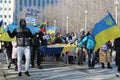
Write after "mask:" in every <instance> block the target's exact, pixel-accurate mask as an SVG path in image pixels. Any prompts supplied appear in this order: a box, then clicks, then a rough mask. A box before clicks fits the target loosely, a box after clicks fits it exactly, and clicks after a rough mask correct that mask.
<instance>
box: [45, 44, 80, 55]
mask: <svg viewBox="0 0 120 80" xmlns="http://www.w3.org/2000/svg"><path fill="white" fill-rule="evenodd" d="M47 47H63V50H62V52H61V53H63V54H64V53H65V52H67V51H69V50H72V51H75V52H76V53H78V50H79V48H78V47H77V46H76V45H74V44H53V45H50V46H47Z"/></svg>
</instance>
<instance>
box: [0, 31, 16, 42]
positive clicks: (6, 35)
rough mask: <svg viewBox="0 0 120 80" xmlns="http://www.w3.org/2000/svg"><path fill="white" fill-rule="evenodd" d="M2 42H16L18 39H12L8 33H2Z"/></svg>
mask: <svg viewBox="0 0 120 80" xmlns="http://www.w3.org/2000/svg"><path fill="white" fill-rule="evenodd" d="M0 41H16V37H14V38H10V37H9V35H8V34H7V33H1V36H0Z"/></svg>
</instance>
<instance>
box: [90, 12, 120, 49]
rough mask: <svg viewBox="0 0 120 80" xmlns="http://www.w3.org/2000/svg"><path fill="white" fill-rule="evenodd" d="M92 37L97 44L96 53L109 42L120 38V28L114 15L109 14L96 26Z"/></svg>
mask: <svg viewBox="0 0 120 80" xmlns="http://www.w3.org/2000/svg"><path fill="white" fill-rule="evenodd" d="M92 35H93V37H94V39H95V42H96V45H95V48H94V51H97V49H99V48H100V47H101V46H102V45H103V44H105V43H106V42H107V41H109V40H114V39H115V38H118V37H120V28H119V27H118V25H117V24H116V22H115V20H114V19H113V17H112V15H111V14H110V13H108V15H106V16H105V17H104V18H103V19H102V20H101V21H99V22H98V23H97V24H96V25H95V27H94V29H93V31H92Z"/></svg>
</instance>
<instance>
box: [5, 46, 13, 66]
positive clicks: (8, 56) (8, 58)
mask: <svg viewBox="0 0 120 80" xmlns="http://www.w3.org/2000/svg"><path fill="white" fill-rule="evenodd" d="M4 54H5V58H6V62H7V65H8V66H9V67H10V66H11V62H12V51H11V49H9V48H5V49H4Z"/></svg>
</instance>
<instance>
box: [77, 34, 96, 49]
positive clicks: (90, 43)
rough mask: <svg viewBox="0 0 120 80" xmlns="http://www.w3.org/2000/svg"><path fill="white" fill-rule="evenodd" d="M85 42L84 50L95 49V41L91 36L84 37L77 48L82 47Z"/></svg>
mask: <svg viewBox="0 0 120 80" xmlns="http://www.w3.org/2000/svg"><path fill="white" fill-rule="evenodd" d="M85 42H86V48H87V49H94V47H95V41H94V39H93V38H92V36H91V35H88V36H85V37H84V38H83V39H82V41H80V42H79V43H78V44H77V46H79V47H80V46H82V44H84V43H85Z"/></svg>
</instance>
